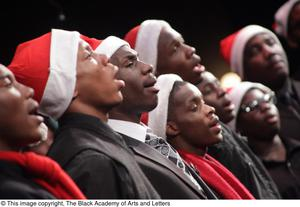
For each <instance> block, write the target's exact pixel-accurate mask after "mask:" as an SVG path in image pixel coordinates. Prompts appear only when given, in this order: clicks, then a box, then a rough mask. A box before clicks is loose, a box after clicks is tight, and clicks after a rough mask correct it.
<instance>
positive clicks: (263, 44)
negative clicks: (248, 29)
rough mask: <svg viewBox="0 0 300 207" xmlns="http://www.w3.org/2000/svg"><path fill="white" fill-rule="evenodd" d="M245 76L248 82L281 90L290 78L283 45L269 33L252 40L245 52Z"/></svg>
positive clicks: (261, 34)
mask: <svg viewBox="0 0 300 207" xmlns="http://www.w3.org/2000/svg"><path fill="white" fill-rule="evenodd" d="M244 74H245V78H246V80H248V81H253V82H259V83H263V84H264V85H266V86H269V87H270V88H280V86H281V85H283V83H284V82H285V80H286V78H287V76H288V63H287V60H286V58H285V52H284V50H283V48H282V47H281V45H279V44H278V43H277V42H276V40H275V39H274V38H273V37H272V36H271V35H270V34H268V33H260V34H257V35H256V36H254V37H253V38H251V39H250V40H249V41H248V42H247V44H246V47H245V50H244Z"/></svg>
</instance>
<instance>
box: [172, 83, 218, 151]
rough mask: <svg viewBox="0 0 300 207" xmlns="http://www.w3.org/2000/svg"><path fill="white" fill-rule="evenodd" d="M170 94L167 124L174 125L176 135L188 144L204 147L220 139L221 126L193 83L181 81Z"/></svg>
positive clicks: (213, 111)
mask: <svg viewBox="0 0 300 207" xmlns="http://www.w3.org/2000/svg"><path fill="white" fill-rule="evenodd" d="M175 87H178V88H177V89H176V88H173V92H172V94H171V95H170V100H169V103H170V104H169V106H170V105H171V108H169V115H168V120H169V121H168V124H170V122H171V123H172V122H173V124H174V125H175V126H176V128H177V130H178V135H179V136H181V137H183V138H184V139H185V142H186V143H188V144H189V145H190V146H194V147H197V148H205V147H207V146H210V145H213V144H216V143H218V142H220V141H221V140H222V138H223V137H222V134H221V126H220V125H219V119H218V116H217V115H216V114H215V110H214V108H213V107H211V106H208V105H207V104H205V102H204V101H203V97H202V94H201V92H200V91H199V90H198V88H196V87H195V86H194V85H192V84H190V83H187V82H183V85H181V86H175Z"/></svg>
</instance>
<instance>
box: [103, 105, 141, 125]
mask: <svg viewBox="0 0 300 207" xmlns="http://www.w3.org/2000/svg"><path fill="white" fill-rule="evenodd" d="M109 117H110V118H112V119H117V120H122V121H129V122H133V123H137V124H138V123H140V118H141V114H137V113H136V112H129V111H126V112H124V111H122V110H119V108H118V107H116V108H115V109H113V110H111V111H110V112H109Z"/></svg>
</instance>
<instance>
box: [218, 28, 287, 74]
mask: <svg viewBox="0 0 300 207" xmlns="http://www.w3.org/2000/svg"><path fill="white" fill-rule="evenodd" d="M260 33H268V34H270V35H271V36H272V37H273V38H274V40H275V41H276V42H277V43H278V44H279V45H280V46H281V43H280V41H279V40H278V38H277V37H276V35H275V34H274V33H273V32H272V31H270V30H268V29H266V28H264V27H261V26H258V25H249V26H246V27H244V28H242V29H241V30H239V31H237V32H235V33H233V34H231V35H229V36H227V37H225V38H224V39H222V40H221V42H220V53H221V55H222V56H223V58H224V59H225V61H226V62H228V63H229V65H230V68H231V70H232V71H233V72H235V73H237V74H238V75H239V76H240V77H241V79H242V80H243V79H244V66H243V62H244V50H245V46H246V44H247V42H248V41H249V40H250V39H251V38H252V37H254V36H255V35H257V34H260ZM281 47H282V46H281Z"/></svg>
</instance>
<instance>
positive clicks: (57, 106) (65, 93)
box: [39, 29, 80, 119]
mask: <svg viewBox="0 0 300 207" xmlns="http://www.w3.org/2000/svg"><path fill="white" fill-rule="evenodd" d="M79 37H80V36H79V33H78V32H69V31H64V30H57V29H52V31H51V46H50V74H49V78H48V81H47V84H46V87H45V90H44V94H43V97H42V99H41V103H40V107H39V112H40V113H41V114H44V115H49V116H51V117H52V118H54V119H58V118H59V117H60V116H61V115H62V114H63V113H64V112H65V111H66V109H67V108H68V106H69V104H70V103H71V100H72V97H73V93H74V90H75V83H76V64H77V53H78V43H79Z"/></svg>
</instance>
